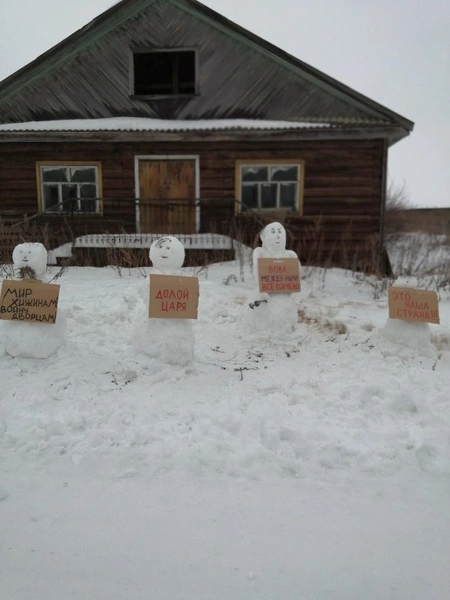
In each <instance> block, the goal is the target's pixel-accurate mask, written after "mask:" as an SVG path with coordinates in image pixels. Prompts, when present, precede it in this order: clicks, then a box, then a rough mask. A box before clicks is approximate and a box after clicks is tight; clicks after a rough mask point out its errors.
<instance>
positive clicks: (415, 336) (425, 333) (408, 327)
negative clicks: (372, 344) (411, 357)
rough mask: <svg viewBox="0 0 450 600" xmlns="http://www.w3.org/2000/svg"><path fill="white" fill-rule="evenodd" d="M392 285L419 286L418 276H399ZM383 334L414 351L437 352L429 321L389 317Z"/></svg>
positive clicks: (403, 286) (386, 337) (402, 286)
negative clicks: (433, 343)
mask: <svg viewBox="0 0 450 600" xmlns="http://www.w3.org/2000/svg"><path fill="white" fill-rule="evenodd" d="M392 287H401V288H417V278H416V277H399V278H398V279H396V280H395V281H394V283H393V284H392ZM381 335H382V337H383V338H385V339H387V340H389V341H390V342H393V343H394V344H397V345H399V346H404V347H405V348H408V349H411V350H413V351H414V353H416V352H418V351H419V353H420V354H422V355H430V356H432V355H434V354H435V353H436V349H435V348H434V346H433V345H432V343H431V329H430V325H429V323H422V322H419V321H403V320H401V319H391V318H388V319H387V321H386V324H385V326H384V328H383V330H382V332H381Z"/></svg>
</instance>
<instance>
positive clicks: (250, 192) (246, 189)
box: [239, 161, 302, 212]
mask: <svg viewBox="0 0 450 600" xmlns="http://www.w3.org/2000/svg"><path fill="white" fill-rule="evenodd" d="M301 176H302V164H301V163H300V162H298V163H296V162H295V161H294V162H293V163H284V162H283V163H280V164H278V163H277V164H271V163H270V162H267V163H259V162H255V163H252V164H249V163H245V164H240V165H239V191H240V201H241V210H242V211H243V212H244V211H247V210H257V211H260V210H287V211H296V212H298V211H299V210H300V206H301V197H300V195H301V185H300V182H301Z"/></svg>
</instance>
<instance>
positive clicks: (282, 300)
mask: <svg viewBox="0 0 450 600" xmlns="http://www.w3.org/2000/svg"><path fill="white" fill-rule="evenodd" d="M260 238H261V242H262V246H259V247H258V248H255V250H254V251H253V276H254V279H255V281H256V285H257V287H256V291H255V292H254V293H253V294H252V297H251V298H250V300H251V301H250V302H249V305H248V307H246V310H245V313H244V322H245V326H246V329H247V330H249V331H250V332H251V333H252V332H253V333H263V332H267V333H270V334H272V333H279V334H287V333H291V332H292V331H293V330H294V328H295V327H296V325H297V322H298V314H297V302H296V296H295V293H275V294H267V293H265V292H260V291H259V269H258V259H260V258H296V259H297V260H298V256H297V254H296V253H295V252H294V251H293V250H286V230H285V228H284V227H283V225H281V223H277V222H275V223H270V224H269V225H267V226H266V227H264V229H263V230H262V231H261V233H260Z"/></svg>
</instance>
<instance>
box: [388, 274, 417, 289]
mask: <svg viewBox="0 0 450 600" xmlns="http://www.w3.org/2000/svg"><path fill="white" fill-rule="evenodd" d="M392 285H393V287H406V288H416V287H417V277H413V276H412V275H408V276H407V277H398V278H397V279H396V280H395V281H394V283H393V284H392Z"/></svg>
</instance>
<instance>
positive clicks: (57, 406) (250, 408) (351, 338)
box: [0, 264, 450, 477]
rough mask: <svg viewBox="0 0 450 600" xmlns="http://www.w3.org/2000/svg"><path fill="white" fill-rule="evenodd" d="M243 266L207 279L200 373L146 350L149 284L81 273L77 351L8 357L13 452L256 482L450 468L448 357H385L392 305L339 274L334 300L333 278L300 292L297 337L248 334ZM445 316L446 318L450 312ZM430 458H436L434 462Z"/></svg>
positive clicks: (4, 441) (76, 288) (70, 301)
mask: <svg viewBox="0 0 450 600" xmlns="http://www.w3.org/2000/svg"><path fill="white" fill-rule="evenodd" d="M230 269H231V270H233V271H234V272H235V273H236V280H237V281H238V269H239V267H238V265H237V264H233V265H230V264H224V265H219V266H213V267H210V268H209V269H208V272H207V279H202V280H201V295H200V306H199V320H198V322H196V323H195V325H194V329H195V334H196V339H197V342H196V346H197V350H196V360H195V362H194V363H193V365H192V366H188V367H183V366H180V365H178V366H175V367H171V366H169V365H168V364H166V362H170V357H167V356H165V357H163V358H164V359H168V360H167V361H166V362H165V361H164V360H161V357H153V358H152V357H149V356H148V355H146V354H141V353H139V352H136V351H135V349H134V345H135V340H133V325H134V323H135V322H136V320H138V319H139V318H141V317H142V314H143V310H145V308H144V305H143V302H142V299H141V298H140V295H139V292H138V288H139V285H142V283H140V282H142V279H139V274H138V273H132V274H131V275H130V276H127V277H125V278H124V277H122V278H120V277H118V275H117V274H116V273H115V272H114V271H113V270H111V269H97V270H96V269H70V271H69V272H68V273H67V275H65V276H64V278H63V279H62V281H61V283H62V290H61V299H60V303H61V305H62V307H63V308H64V309H65V310H66V312H67V315H68V316H67V324H68V340H67V344H66V345H65V346H64V347H62V348H60V349H59V350H58V354H57V356H56V357H55V358H54V359H52V361H50V362H47V361H46V362H45V363H41V362H35V361H32V360H31V361H18V360H14V359H12V358H8V357H6V356H5V357H4V358H3V360H2V363H1V376H2V381H3V391H4V394H5V396H4V398H5V399H4V400H3V402H2V403H1V405H0V423H1V425H0V427H1V428H2V431H3V435H2V437H1V442H0V444H1V445H0V448H1V452H2V453H3V454H4V455H5V453H6V454H10V453H11V452H16V453H18V454H20V455H23V456H24V457H27V460H30V459H31V460H35V461H38V460H41V459H42V458H44V457H46V456H51V455H62V456H66V457H69V458H70V459H71V460H72V461H75V462H77V463H79V462H80V461H89V460H91V459H92V457H93V456H94V453H95V455H96V456H101V455H103V456H105V457H106V456H108V457H112V456H116V457H117V458H118V459H120V461H121V462H123V463H127V464H129V465H130V466H131V465H134V466H137V465H139V464H142V465H145V468H146V469H148V468H150V469H151V470H154V471H155V472H159V471H161V470H162V471H167V470H172V469H179V468H181V469H187V470H193V471H195V472H202V471H204V470H206V471H210V472H221V473H228V474H240V475H247V476H252V477H254V476H258V477H264V476H265V473H266V472H268V471H269V472H277V473H279V474H287V475H292V476H302V475H305V474H306V473H309V474H314V475H313V476H316V475H315V474H317V473H319V472H321V471H323V469H326V470H329V469H332V470H335V469H352V470H353V469H356V470H359V471H364V472H379V473H381V472H386V471H389V472H395V471H397V470H399V469H404V468H408V469H412V470H415V469H417V468H425V469H427V470H429V471H438V472H445V473H447V474H448V473H450V440H449V437H448V435H447V433H446V432H447V431H448V430H449V429H450V408H449V404H448V392H447V389H448V384H449V381H450V374H449V370H448V367H447V366H445V362H443V358H445V352H441V353H440V355H439V358H438V356H437V353H436V354H435V355H434V356H432V357H427V356H424V355H423V354H422V353H421V352H417V353H414V352H412V351H411V350H409V352H408V354H407V355H405V356H402V355H401V353H399V351H398V347H396V344H394V343H390V342H389V341H385V343H384V346H383V347H380V345H379V343H378V339H379V337H378V333H379V331H380V330H381V328H382V326H383V323H384V322H385V317H386V314H387V302H386V301H385V300H384V301H383V302H378V303H377V302H374V301H373V300H372V299H371V295H370V289H369V288H367V289H361V288H360V289H359V290H355V285H354V283H353V281H352V280H351V279H349V278H348V277H345V276H343V275H342V274H341V272H340V271H332V272H330V274H329V275H328V281H327V282H326V286H325V287H324V289H317V286H319V288H320V287H321V286H322V282H321V281H320V276H318V277H317V276H314V275H313V276H311V278H310V279H306V280H304V281H303V290H304V291H303V292H302V294H301V301H300V305H299V310H300V313H301V315H302V317H301V322H300V323H299V324H298V326H297V327H296V329H295V331H293V332H292V333H290V334H288V335H277V334H276V333H270V332H269V333H267V335H264V334H259V335H253V336H247V335H246V334H244V332H243V330H242V328H241V325H240V317H241V313H242V310H243V305H244V303H245V301H246V298H247V296H248V294H249V293H250V290H251V289H252V287H253V285H254V284H253V281H252V279H251V275H250V274H249V273H247V274H246V277H247V278H248V282H247V281H246V282H243V283H236V282H234V280H233V283H232V284H229V285H224V284H223V283H222V282H223V281H224V280H226V279H227V275H229V273H230ZM185 272H186V273H187V274H189V270H185ZM355 295H356V296H357V298H358V301H357V302H355V301H354V300H353V299H351V298H354V297H355ZM319 297H320V300H319V299H318V298H319ZM338 298H339V300H337V299H338ZM319 302H320V305H321V312H320V313H319V312H318V311H317V305H318V303H319ZM255 310H256V309H255ZM258 310H259V309H258ZM441 310H443V311H444V313H443V319H442V320H443V322H445V314H448V313H446V312H445V311H446V310H448V305H447V304H444V305H443V306H442V307H441ZM157 321H158V320H156V322H157ZM161 326H164V328H165V333H164V337H162V335H161V338H160V340H159V341H158V334H159V332H158V331H157V330H156V329H155V330H154V331H155V335H154V336H152V338H151V339H149V340H148V343H149V344H153V343H155V344H156V345H158V343H164V344H167V342H168V341H170V340H171V339H172V341H171V342H170V343H169V345H168V346H166V348H168V349H169V350H170V349H171V350H172V351H173V353H174V354H175V355H176V353H177V351H178V352H179V350H177V348H176V344H177V343H180V345H181V344H182V343H183V342H182V340H181V338H180V337H179V333H180V331H179V323H176V324H175V329H176V330H177V332H176V334H174V335H173V336H172V335H171V333H170V331H171V330H170V324H169V323H165V324H164V325H161ZM167 326H168V327H169V328H167ZM161 339H162V340H163V341H162V342H161ZM184 343H185V342H184ZM171 344H172V345H171ZM179 354H180V356H182V353H181V352H179ZM181 362H182V361H181ZM423 448H427V449H431V450H430V451H428V450H427V451H426V456H428V459H427V460H425V461H424V460H423V453H424V450H423ZM418 457H422V458H420V459H419V458H418Z"/></svg>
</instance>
